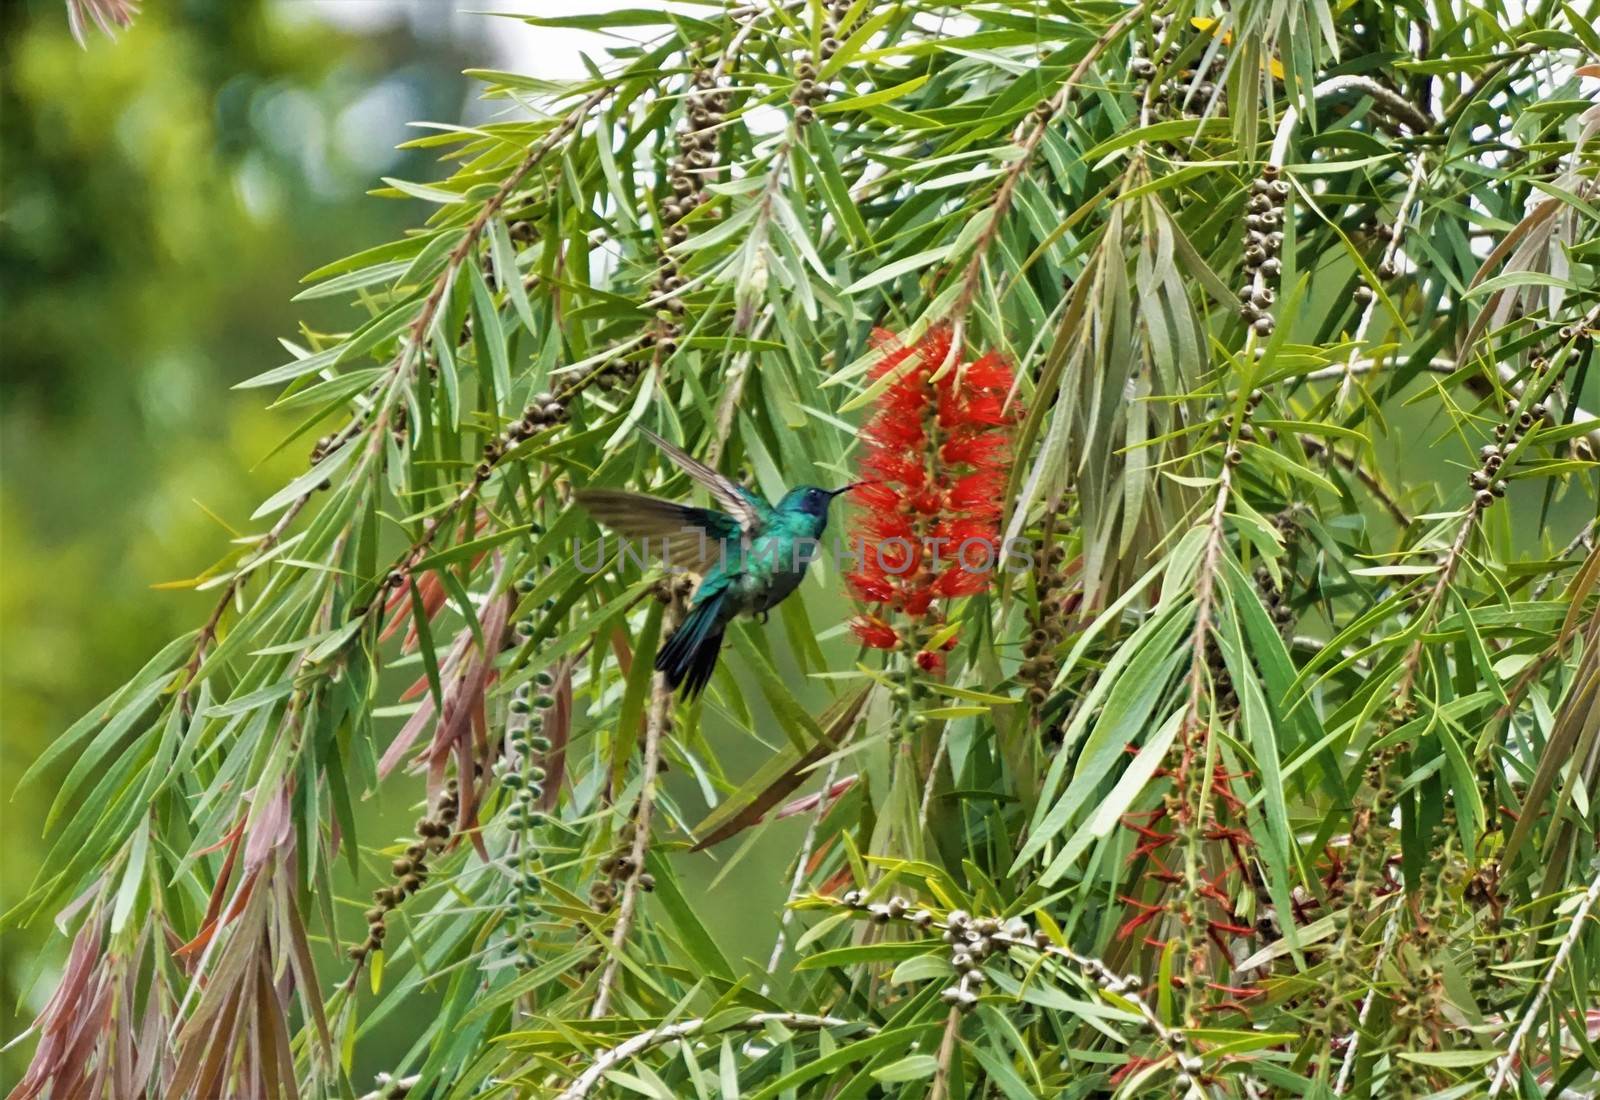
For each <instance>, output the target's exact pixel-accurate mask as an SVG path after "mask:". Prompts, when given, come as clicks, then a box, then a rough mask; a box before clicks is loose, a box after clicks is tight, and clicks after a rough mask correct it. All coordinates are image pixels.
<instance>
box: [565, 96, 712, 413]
mask: <svg viewBox="0 0 1600 1100" xmlns="http://www.w3.org/2000/svg"><path fill="white" fill-rule="evenodd" d="M732 98H733V93H732V92H730V91H729V90H727V89H726V88H718V87H717V82H716V78H715V77H714V76H713V75H712V74H711V71H710V70H709V69H704V68H702V69H697V70H696V71H695V74H694V78H693V82H692V87H691V90H690V92H689V95H688V98H687V100H686V102H685V109H684V116H683V119H682V120H681V121H680V122H679V124H678V129H677V131H676V132H675V135H674V136H675V138H676V141H677V153H676V155H675V156H674V157H673V159H672V163H671V164H670V165H669V166H668V170H667V183H668V185H669V186H670V187H671V188H672V195H671V197H669V198H668V199H667V200H666V201H665V202H664V203H662V204H661V225H662V234H661V256H660V262H659V264H658V266H657V268H656V275H655V281H654V282H653V283H652V284H651V287H650V297H651V299H652V300H654V301H657V302H659V303H660V308H659V310H658V311H657V314H656V320H655V324H654V325H652V326H651V327H650V329H649V330H648V331H647V332H646V333H645V338H644V345H645V346H646V347H654V348H656V349H657V350H659V351H660V352H661V353H662V354H663V355H671V354H672V353H673V352H674V351H676V350H677V348H678V337H679V336H680V335H681V334H682V331H683V325H682V317H683V315H684V313H685V312H687V309H688V307H687V306H686V305H685V303H684V301H683V299H682V298H681V297H680V296H679V293H678V292H679V291H680V290H681V289H682V287H683V285H684V282H685V280H684V278H683V276H682V274H680V273H679V271H678V263H677V261H676V260H675V259H674V258H673V257H672V255H671V249H672V248H673V246H674V245H679V244H682V243H683V242H684V241H686V240H688V239H689V227H688V226H686V225H684V224H683V222H684V219H685V218H687V217H688V216H689V215H690V214H691V213H693V212H694V211H695V210H696V209H697V208H699V207H701V206H704V205H705V204H706V203H709V202H710V201H711V199H712V194H711V192H710V191H708V190H706V187H705V184H706V181H707V180H709V179H710V177H711V175H712V173H714V172H715V171H716V169H717V159H718V158H717V142H718V131H719V130H720V128H721V126H722V123H723V120H724V119H725V118H727V115H728V107H729V104H730V103H731V102H732ZM640 369H641V368H640V365H639V364H638V363H635V362H630V361H629V360H627V359H624V358H621V357H620V356H619V357H617V358H615V359H612V360H610V361H609V362H607V363H606V364H605V366H604V367H602V368H601V369H600V371H598V372H597V373H596V375H595V379H596V381H598V382H599V383H600V385H601V387H602V388H609V387H610V386H614V385H618V384H630V383H632V381H633V380H634V379H635V378H637V377H638V376H639V371H640Z"/></svg>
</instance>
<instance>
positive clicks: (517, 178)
mask: <svg viewBox="0 0 1600 1100" xmlns="http://www.w3.org/2000/svg"><path fill="white" fill-rule="evenodd" d="M612 90H613V89H612V88H611V87H610V86H607V87H604V88H601V89H600V90H598V91H596V92H594V93H593V94H591V95H590V96H589V97H588V98H586V99H585V100H584V101H583V102H582V103H580V104H579V105H578V106H577V107H576V108H574V109H573V110H572V111H571V112H569V113H568V114H567V116H566V118H564V119H562V121H561V122H560V124H559V125H557V126H556V127H555V128H554V129H552V130H551V131H550V132H549V133H548V134H546V135H545V136H544V137H543V138H541V139H540V140H539V141H537V142H535V143H534V144H533V146H532V148H530V149H529V150H528V152H527V154H526V155H525V156H524V157H523V158H522V160H521V161H520V162H518V164H517V166H516V167H515V168H513V169H512V171H511V174H510V175H508V176H507V177H506V178H505V179H504V180H502V181H501V182H500V185H499V186H498V187H497V188H496V189H495V192H494V194H493V195H491V196H489V198H488V199H487V200H486V201H485V202H484V204H483V207H482V208H481V209H480V210H479V211H478V213H477V215H476V216H475V217H474V218H473V220H472V222H471V223H470V224H469V225H468V226H467V229H466V234H465V236H463V237H462V239H461V243H460V244H458V245H457V246H456V247H455V248H454V249H453V250H452V251H451V252H450V255H449V257H448V258H447V259H446V261H445V266H444V270H442V271H441V272H439V275H438V277H437V278H436V279H435V280H434V284H433V288H432V289H431V290H430V291H429V292H428V296H427V298H426V299H424V301H423V304H422V309H421V310H420V311H419V312H418V314H417V317H416V320H415V321H413V322H412V324H411V326H410V338H409V339H408V340H407V342H406V345H405V347H403V348H401V349H400V351H399V353H398V354H397V355H396V356H395V358H394V362H393V363H392V364H391V365H390V368H389V375H388V377H387V378H386V379H384V380H383V382H382V383H381V385H384V386H386V387H387V389H386V391H385V393H384V396H383V398H382V399H381V400H380V401H377V402H374V404H373V406H372V408H371V409H369V410H367V412H365V413H363V414H361V415H358V416H356V417H355V418H353V419H352V420H351V421H350V422H349V423H348V424H346V425H345V426H344V428H342V429H340V431H339V432H338V433H337V434H336V435H335V436H334V437H333V439H332V440H331V441H330V442H329V445H328V446H327V447H325V448H323V453H324V454H328V453H331V452H332V451H334V450H337V449H338V448H340V447H342V446H344V445H345V444H347V443H349V442H351V441H352V440H353V439H354V438H355V437H356V436H357V435H358V434H360V433H361V431H362V430H363V429H364V430H366V431H367V432H368V433H369V434H370V436H371V438H372V444H371V445H370V446H369V448H368V454H369V455H372V454H375V453H378V452H380V451H381V445H382V444H381V441H382V438H383V431H384V428H385V427H386V426H387V425H388V421H389V415H390V411H391V409H392V408H393V407H394V405H395V402H396V401H397V400H398V399H399V394H400V391H401V390H402V389H403V388H404V385H405V383H406V382H407V381H408V379H409V375H410V371H409V368H410V367H411V366H413V365H414V364H415V363H416V362H420V361H421V359H422V349H423V348H425V347H426V346H427V337H428V329H429V328H430V327H432V325H433V321H434V318H435V317H437V315H438V312H439V306H440V304H441V303H442V302H443V300H444V298H445V295H446V294H447V292H448V291H449V289H450V287H451V285H452V284H453V283H454V281H455V278H456V275H457V274H458V273H459V272H460V270H461V267H462V265H463V264H465V262H466V261H467V259H468V258H469V257H470V256H471V255H472V254H473V251H474V249H475V248H476V246H477V243H478V237H479V236H480V234H482V232H483V230H484V228H485V227H486V226H488V224H489V222H490V220H491V219H492V218H493V217H494V215H495V214H496V213H497V212H498V211H499V209H500V207H501V206H502V205H503V204H504V203H505V201H506V199H507V198H508V197H509V196H510V194H511V193H512V192H513V191H515V190H516V189H517V188H518V187H519V186H520V185H521V184H522V181H523V180H524V179H526V178H527V176H528V173H529V172H531V171H533V169H534V168H535V167H536V166H537V165H538V164H539V162H540V161H542V160H543V159H544V157H545V156H546V155H548V154H549V152H550V151H551V150H552V149H554V148H555V146H556V145H557V144H558V143H559V142H560V141H561V139H563V138H564V137H566V135H567V134H569V133H571V132H572V130H573V129H575V128H576V127H577V126H578V125H579V124H580V123H581V122H582V120H583V118H584V116H585V115H587V114H588V112H589V111H590V110H591V109H593V108H594V107H595V106H596V105H597V104H599V103H600V102H601V101H602V100H604V99H605V98H606V97H607V96H609V95H610V94H611V92H612ZM372 414H375V416H374V418H373V419H372V420H370V421H369V420H368V419H367V417H368V416H369V415H372ZM471 488H472V489H475V488H476V483H474V484H473V485H472V486H471ZM316 492H317V490H316V489H315V488H312V489H310V490H307V491H306V492H304V493H302V494H301V495H300V496H298V497H296V498H295V499H294V500H293V501H291V502H290V503H289V505H288V507H287V508H286V509H285V510H284V512H283V515H281V516H279V517H278V521H277V522H276V523H274V524H273V525H272V527H271V529H270V530H268V531H267V533H266V534H265V535H263V536H262V537H261V538H260V539H259V540H258V541H257V542H256V545H255V546H254V547H253V550H254V552H255V555H254V556H256V557H259V555H260V554H262V553H265V552H266V551H268V550H270V549H272V547H273V546H274V545H276V544H277V542H278V540H279V539H281V538H282V537H283V533H284V532H285V531H287V530H288V528H289V525H290V524H291V523H293V522H294V520H295V517H296V516H298V515H299V514H300V512H301V511H303V510H304V509H305V506H306V505H307V504H308V503H309V502H310V500H311V497H312V495H313V494H315V493H316ZM466 495H467V494H463V495H462V497H461V498H458V499H457V501H456V502H455V505H453V506H452V509H453V508H454V507H455V506H459V504H460V503H461V500H463V499H465V496H466ZM437 527H438V524H437V523H435V524H434V525H433V526H432V527H429V528H428V529H427V533H426V534H425V535H424V537H423V541H422V542H420V543H418V544H416V545H414V546H413V547H412V552H411V554H410V555H409V557H408V560H407V565H406V568H409V567H410V566H411V565H414V564H415V563H416V562H417V561H419V560H420V559H421V556H422V555H421V553H419V552H418V551H419V550H426V548H427V545H428V543H430V542H432V540H433V534H434V531H436V530H437ZM249 573H250V569H249V568H248V567H247V566H241V567H240V568H239V569H237V570H235V572H234V574H233V576H232V577H231V578H230V579H229V581H228V583H227V584H226V585H224V586H223V589H222V595H221V597H220V598H219V599H218V600H217V603H216V606H215V607H214V608H213V609H212V612H211V615H210V617H209V618H208V619H207V621H206V624H205V626H204V627H202V628H201V631H200V634H199V637H198V638H197V639H196V641H195V648H194V655H193V656H192V657H190V658H189V661H188V663H187V664H185V666H184V686H183V689H182V690H181V691H180V692H179V695H178V703H179V707H180V708H181V710H182V712H183V713H184V714H185V715H187V714H188V712H189V691H190V688H191V687H192V686H193V683H194V678H195V676H196V675H198V674H199V672H200V667H201V665H202V663H203V662H204V660H205V653H206V649H207V648H208V647H209V646H210V645H211V643H212V642H213V641H215V640H216V637H217V629H218V627H219V626H220V625H221V622H222V616H223V615H224V614H226V613H227V610H228V605H229V604H230V603H232V602H233V600H234V598H235V597H236V596H237V595H238V593H239V590H240V588H242V587H243V585H244V581H245V578H246V576H247V575H248V574H249Z"/></svg>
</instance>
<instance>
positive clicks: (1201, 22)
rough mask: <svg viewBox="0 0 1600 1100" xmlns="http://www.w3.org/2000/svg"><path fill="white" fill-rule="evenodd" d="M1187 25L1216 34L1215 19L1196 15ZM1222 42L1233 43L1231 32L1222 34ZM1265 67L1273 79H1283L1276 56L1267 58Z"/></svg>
mask: <svg viewBox="0 0 1600 1100" xmlns="http://www.w3.org/2000/svg"><path fill="white" fill-rule="evenodd" d="M1189 25H1190V26H1192V27H1194V29H1195V30H1197V31H1205V32H1209V33H1211V34H1216V31H1215V29H1214V28H1215V27H1216V26H1217V21H1216V20H1215V19H1207V18H1205V17H1204V16H1199V15H1197V16H1195V17H1194V18H1193V19H1191V20H1189ZM1222 44H1223V45H1224V46H1231V45H1233V34H1232V33H1231V32H1229V33H1225V34H1223V36H1222ZM1267 68H1268V69H1269V70H1271V72H1272V78H1273V79H1274V80H1282V79H1283V62H1281V61H1279V60H1278V59H1277V58H1276V57H1269V58H1268V59H1267Z"/></svg>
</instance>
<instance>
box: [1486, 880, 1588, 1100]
mask: <svg viewBox="0 0 1600 1100" xmlns="http://www.w3.org/2000/svg"><path fill="white" fill-rule="evenodd" d="M1597 901H1600V873H1597V874H1596V875H1595V877H1594V879H1593V881H1591V882H1590V883H1589V889H1588V890H1587V891H1585V892H1584V895H1583V900H1582V901H1580V902H1579V903H1578V909H1577V911H1576V912H1575V913H1573V914H1572V923H1571V925H1569V926H1568V928H1567V934H1566V935H1565V936H1563V937H1562V939H1561V946H1560V947H1559V948H1557V949H1556V957H1555V958H1554V959H1552V960H1550V969H1549V970H1547V971H1546V972H1545V975H1544V981H1542V982H1540V983H1539V988H1538V989H1537V990H1536V991H1535V992H1534V995H1533V1003H1531V1004H1530V1005H1528V1011H1527V1012H1525V1013H1523V1015H1522V1020H1521V1021H1520V1022H1519V1023H1518V1024H1517V1030H1516V1031H1515V1032H1513V1033H1512V1036H1511V1042H1510V1043H1509V1044H1507V1046H1506V1052H1505V1053H1504V1054H1502V1055H1501V1056H1500V1061H1499V1063H1498V1064H1497V1065H1496V1066H1495V1073H1494V1081H1493V1082H1492V1083H1491V1084H1490V1085H1489V1100H1494V1098H1495V1097H1496V1096H1499V1095H1500V1090H1501V1089H1502V1088H1504V1087H1505V1084H1506V1080H1507V1078H1508V1076H1509V1074H1510V1073H1511V1067H1512V1065H1513V1063H1514V1062H1515V1061H1516V1058H1517V1051H1518V1050H1520V1049H1521V1048H1522V1044H1523V1042H1524V1040H1526V1039H1527V1037H1528V1033H1529V1032H1530V1031H1532V1030H1533V1026H1534V1024H1535V1023H1537V1022H1538V1020H1539V1015H1540V1013H1541V1012H1542V1011H1543V1009H1544V1001H1545V998H1546V997H1548V996H1549V995H1550V987H1551V986H1553V985H1555V981H1556V978H1557V977H1558V976H1559V975H1560V973H1561V968H1562V967H1563V966H1565V965H1566V963H1567V956H1568V955H1570V954H1572V949H1573V947H1575V946H1576V945H1577V943H1578V937H1579V936H1580V935H1582V934H1583V922H1584V921H1585V920H1586V919H1587V918H1588V916H1589V910H1590V909H1593V908H1594V906H1595V902H1597Z"/></svg>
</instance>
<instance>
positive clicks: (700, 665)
mask: <svg viewBox="0 0 1600 1100" xmlns="http://www.w3.org/2000/svg"><path fill="white" fill-rule="evenodd" d="M721 610H722V595H721V593H718V594H717V595H715V596H712V597H711V598H710V599H708V600H705V601H704V602H702V603H701V604H700V605H699V606H697V607H696V608H694V610H692V611H690V612H689V617H688V618H686V619H684V620H683V622H682V623H680V624H679V626H678V629H677V630H674V631H673V632H672V637H670V638H668V639H667V644H666V645H664V646H662V647H661V652H660V653H657V654H656V671H657V672H662V673H665V674H666V677H667V683H669V684H671V685H672V686H673V687H674V688H678V687H681V688H682V689H683V697H684V698H685V699H693V698H694V697H695V696H696V695H699V694H700V692H702V691H704V690H705V686H706V685H707V684H708V683H710V682H711V673H712V672H713V671H714V670H715V669H716V667H717V654H718V653H719V652H721V650H722V622H721V614H720V612H721Z"/></svg>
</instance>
